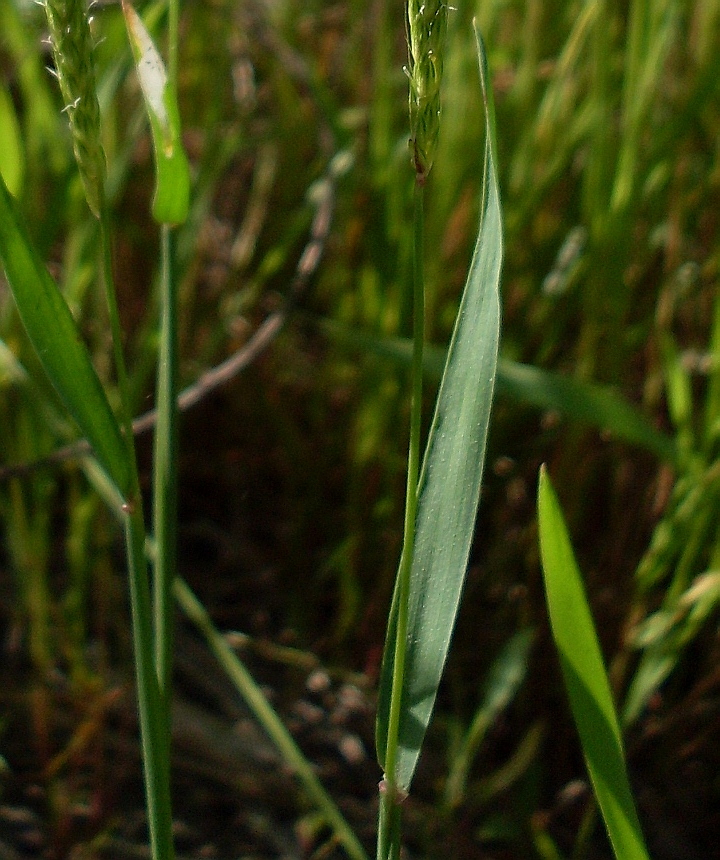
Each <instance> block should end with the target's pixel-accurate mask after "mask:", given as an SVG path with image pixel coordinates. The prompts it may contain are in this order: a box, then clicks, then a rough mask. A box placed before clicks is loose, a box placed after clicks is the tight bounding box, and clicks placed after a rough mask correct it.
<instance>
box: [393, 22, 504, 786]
mask: <svg viewBox="0 0 720 860" xmlns="http://www.w3.org/2000/svg"><path fill="white" fill-rule="evenodd" d="M476 36H477V44H478V58H479V63H480V78H481V83H482V87H483V96H484V101H485V116H486V121H487V138H486V145H485V161H484V188H483V200H482V205H481V221H480V230H479V234H478V240H477V244H476V246H475V253H474V255H473V259H472V262H471V265H470V272H469V274H468V279H467V283H466V285H465V290H464V292H463V296H462V299H461V302H460V308H459V310H458V315H457V320H456V323H455V330H454V332H453V336H452V340H451V342H450V347H449V349H448V357H447V362H446V365H445V371H444V374H443V378H442V382H441V383H440V390H439V393H438V399H437V403H436V408H435V415H434V418H433V422H432V426H431V429H430V435H429V438H428V444H427V448H426V451H425V459H424V462H423V468H422V473H421V477H420V493H419V504H418V514H417V520H416V537H415V549H414V553H413V562H412V572H411V582H410V595H409V607H408V612H409V614H408V638H407V668H406V672H405V680H404V685H403V692H402V713H401V718H400V728H399V737H398V755H397V769H396V773H395V781H396V784H397V785H398V786H399V788H401V789H402V790H404V791H407V790H408V789H409V787H410V783H411V781H412V777H413V774H414V771H415V767H416V765H417V760H418V757H419V755H420V748H421V746H422V742H423V738H424V736H425V731H426V729H427V726H428V724H429V722H430V717H431V714H432V710H433V706H434V704H435V698H436V695H437V690H438V686H439V684H440V679H441V676H442V672H443V669H444V666H445V660H446V657H447V652H448V649H449V646H450V638H451V636H452V631H453V627H454V624H455V617H456V615H457V611H458V606H459V602H460V595H461V592H462V587H463V583H464V580H465V571H466V568H467V561H468V556H469V553H470V545H471V543H472V539H473V534H474V530H475V517H476V514H477V506H478V500H479V494H480V482H481V479H482V471H483V463H484V458H485V445H486V441H487V431H488V425H489V421H490V410H491V406H492V397H493V387H494V383H495V371H496V365H497V351H498V340H499V328H500V286H499V285H500V270H501V263H502V221H501V210H500V194H499V189H498V182H497V174H496V167H495V151H494V113H493V104H492V93H491V91H490V88H489V84H488V76H487V62H486V58H485V52H484V48H483V45H482V41H481V39H480V36H479V34H478V33H477V32H476ZM396 629H397V606H396V603H395V602H394V603H393V608H392V609H391V614H390V621H389V624H388V635H387V639H386V645H385V654H384V657H383V667H382V675H381V681H380V700H379V704H378V725H377V747H378V758H379V760H380V762H381V765H382V764H383V763H384V761H385V751H386V746H387V730H388V726H387V723H388V716H389V709H390V692H391V686H392V673H393V652H394V640H395V631H396Z"/></svg>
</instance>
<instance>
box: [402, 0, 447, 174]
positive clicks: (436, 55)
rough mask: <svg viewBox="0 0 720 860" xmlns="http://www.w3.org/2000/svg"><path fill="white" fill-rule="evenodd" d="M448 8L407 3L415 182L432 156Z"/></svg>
mask: <svg viewBox="0 0 720 860" xmlns="http://www.w3.org/2000/svg"><path fill="white" fill-rule="evenodd" d="M447 12H448V7H447V4H446V3H445V2H443V0H408V43H409V45H408V47H409V56H410V67H409V70H408V75H409V77H410V135H411V136H410V146H411V148H412V150H413V162H414V165H415V171H416V174H417V179H418V182H424V181H425V178H426V177H427V175H428V173H429V172H430V168H431V167H432V163H433V158H434V157H435V148H436V146H437V139H438V134H439V131H440V84H441V80H442V71H443V52H444V49H445V34H446V32H447Z"/></svg>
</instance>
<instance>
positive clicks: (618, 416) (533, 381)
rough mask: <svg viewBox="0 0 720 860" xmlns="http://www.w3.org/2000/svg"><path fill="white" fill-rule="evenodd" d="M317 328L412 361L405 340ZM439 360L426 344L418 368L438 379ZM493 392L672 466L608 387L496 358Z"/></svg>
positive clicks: (673, 458)
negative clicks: (585, 426) (592, 429)
mask: <svg viewBox="0 0 720 860" xmlns="http://www.w3.org/2000/svg"><path fill="white" fill-rule="evenodd" d="M319 325H320V327H321V329H322V331H324V332H325V333H326V335H327V336H328V337H330V338H332V339H333V340H335V341H336V342H338V343H341V344H345V345H347V346H348V347H349V348H352V349H357V350H361V351H362V352H364V353H369V354H373V355H377V356H379V357H380V358H383V359H387V360H388V361H393V362H396V363H397V364H399V365H403V366H406V365H408V364H409V363H410V361H411V360H412V342H411V340H410V339H409V338H400V337H386V336H380V335H377V334H375V333H374V332H370V331H362V330H358V329H357V328H351V327H350V326H343V325H342V323H338V322H336V321H334V320H328V319H326V320H322V321H320V323H319ZM445 360H446V351H445V350H444V349H443V348H442V347H439V346H433V345H427V344H426V346H425V349H424V358H423V366H424V370H425V373H426V374H427V376H428V377H430V378H434V379H439V378H440V376H441V374H442V371H443V366H444V362H445ZM495 389H496V394H497V396H498V397H509V398H511V399H513V400H515V401H517V402H520V403H526V404H527V405H529V406H534V407H536V408H537V409H544V410H553V411H555V412H559V413H560V414H561V415H563V416H564V417H565V418H567V419H568V420H571V421H579V422H582V423H584V424H589V425H590V426H592V427H596V428H597V429H598V430H599V431H600V432H602V433H609V434H610V435H611V436H612V437H613V438H615V439H620V440H622V441H624V442H629V443H630V444H632V445H637V446H638V447H640V448H644V449H645V450H646V451H649V452H650V453H651V454H654V455H655V456H656V457H658V458H659V459H660V460H663V461H665V462H667V463H673V464H674V463H676V462H677V459H678V453H677V448H676V445H675V443H674V441H673V440H672V438H671V437H670V436H667V435H666V434H665V433H661V432H660V431H659V430H656V429H655V427H653V426H652V424H651V423H650V422H649V421H648V420H647V418H646V417H645V416H644V415H643V414H642V413H641V412H639V411H638V410H637V409H636V408H635V407H634V406H632V404H630V403H628V401H627V400H625V399H624V398H623V397H622V395H621V394H619V393H618V392H617V391H615V389H613V388H611V387H609V386H606V385H596V384H593V383H591V382H584V381H582V380H579V379H573V378H571V377H567V376H562V375H561V374H559V373H554V372H553V371H550V370H543V369H542V368H540V367H535V366H534V365H530V364H521V363H520V362H517V361H510V360H509V359H506V358H500V359H499V360H498V366H497V379H496V384H495Z"/></svg>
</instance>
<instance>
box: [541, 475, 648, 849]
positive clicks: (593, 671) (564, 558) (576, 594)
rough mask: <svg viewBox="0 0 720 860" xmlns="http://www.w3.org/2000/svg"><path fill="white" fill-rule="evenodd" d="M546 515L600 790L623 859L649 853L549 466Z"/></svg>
mask: <svg viewBox="0 0 720 860" xmlns="http://www.w3.org/2000/svg"><path fill="white" fill-rule="evenodd" d="M538 520H539V529H540V553H541V557H542V566H543V573H544V577H545V590H546V593H547V602H548V609H549V612H550V624H551V626H552V632H553V637H554V639H555V644H556V645H557V649H558V652H559V654H560V664H561V666H562V671H563V676H564V678H565V686H566V688H567V691H568V696H569V698H570V705H571V707H572V712H573V716H574V717H575V723H576V725H577V728H578V732H579V734H580V740H581V742H582V747H583V752H584V754H585V761H586V762H587V768H588V771H589V773H590V778H591V780H592V783H593V788H594V790H595V796H596V797H597V800H598V803H599V805H600V810H601V812H602V815H603V818H604V819H605V824H606V827H607V831H608V835H609V836H610V842H611V843H612V846H613V850H614V852H615V856H616V857H617V858H618V860H647V858H648V856H649V855H648V853H647V849H646V847H645V843H644V841H643V836H642V830H641V828H640V822H639V820H638V817H637V812H636V810H635V803H634V801H633V796H632V790H631V788H630V782H629V780H628V776H627V771H626V768H625V753H624V750H623V743H622V736H621V734H620V726H619V724H618V719H617V715H616V713H615V707H614V705H613V700H612V694H611V692H610V684H609V682H608V678H607V673H606V672H605V666H604V664H603V658H602V654H601V652H600V645H599V643H598V640H597V635H596V633H595V626H594V624H593V620H592V616H591V615H590V608H589V606H588V602H587V598H586V596H585V590H584V587H583V583H582V577H581V576H580V571H579V570H578V567H577V564H576V562H575V558H574V555H573V551H572V546H571V544H570V538H569V536H568V531H567V527H566V525H565V521H564V518H563V515H562V511H561V509H560V504H559V502H558V500H557V497H556V495H555V492H554V490H553V488H552V485H551V483H550V479H549V478H548V476H547V473H546V471H545V468H544V467H543V468H542V469H541V471H540V484H539V488H538Z"/></svg>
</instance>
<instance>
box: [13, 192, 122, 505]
mask: <svg viewBox="0 0 720 860" xmlns="http://www.w3.org/2000/svg"><path fill="white" fill-rule="evenodd" d="M0 259H1V260H2V262H3V265H4V267H5V272H6V274H7V279H8V283H9V284H10V289H11V290H12V292H13V295H14V297H15V303H16V304H17V308H18V311H19V313H20V317H21V318H22V321H23V323H24V325H25V329H26V330H27V333H28V336H29V338H30V340H31V342H32V344H33V346H34V347H35V351H36V352H37V354H38V357H39V359H40V361H41V363H42V366H43V368H44V369H45V372H46V373H47V375H48V378H49V379H50V381H51V382H52V384H53V386H54V387H55V389H56V390H57V392H58V394H59V395H60V397H61V399H62V401H63V403H64V404H65V406H66V408H67V410H68V412H70V414H71V415H72V417H73V418H74V419H75V421H76V423H77V425H78V427H79V429H80V432H81V433H82V434H83V435H84V436H85V438H86V439H87V440H88V442H89V443H90V444H91V445H92V447H93V450H94V451H95V454H96V456H97V458H98V460H99V461H100V463H101V464H102V466H103V468H104V469H106V470H107V472H108V474H109V475H110V476H111V478H112V479H113V480H114V481H115V483H116V484H117V486H118V489H119V490H120V491H121V492H122V493H123V494H125V493H127V491H128V487H129V483H130V466H129V463H128V457H127V448H126V446H125V443H124V441H123V438H122V436H121V434H120V428H119V426H118V423H117V421H116V420H115V416H114V415H113V413H112V410H111V408H110V404H109V403H108V400H107V397H106V395H105V392H104V390H103V387H102V385H101V383H100V380H99V379H98V376H97V373H96V372H95V368H94V367H93V365H92V362H91V360H90V354H89V353H88V351H87V348H86V347H85V345H84V343H83V341H82V338H81V336H80V332H79V331H78V328H77V326H76V325H75V321H74V319H73V317H72V314H71V313H70V309H69V308H68V306H67V303H66V302H65V299H64V298H63V296H62V294H61V293H60V290H59V289H58V287H57V285H56V284H55V282H54V281H53V279H52V278H51V277H50V274H49V273H48V271H47V269H46V268H45V265H44V263H43V262H42V261H41V260H40V259H39V257H38V255H37V253H36V252H35V250H34V248H33V246H32V244H31V242H30V239H29V237H28V234H27V231H26V229H25V227H24V225H23V223H22V218H21V216H20V213H19V211H18V208H17V206H16V204H15V201H14V200H13V198H12V197H11V196H10V194H9V193H8V190H7V188H6V187H5V183H4V182H3V180H2V177H0Z"/></svg>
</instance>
